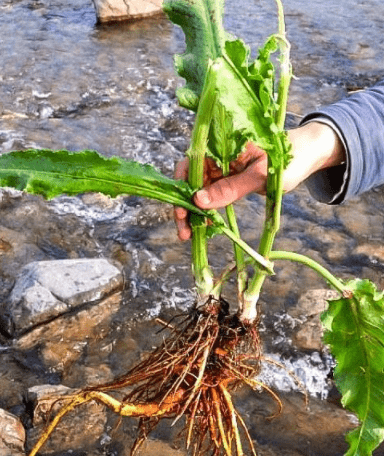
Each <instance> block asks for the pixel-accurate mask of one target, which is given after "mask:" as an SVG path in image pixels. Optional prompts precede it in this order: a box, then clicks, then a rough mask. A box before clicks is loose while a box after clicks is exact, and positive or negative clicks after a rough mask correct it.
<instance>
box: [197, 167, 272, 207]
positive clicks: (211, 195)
mask: <svg viewBox="0 0 384 456" xmlns="http://www.w3.org/2000/svg"><path fill="white" fill-rule="evenodd" d="M266 176H267V171H266V163H264V161H262V162H261V161H257V162H254V163H252V164H251V165H250V166H249V167H248V168H246V169H245V170H244V171H243V172H241V173H239V174H235V175H233V176H229V177H225V178H223V179H220V180H218V181H217V182H215V183H213V184H211V185H209V186H207V187H205V188H203V189H202V190H200V191H198V192H197V193H196V194H195V197H194V202H195V204H196V206H198V207H200V208H201V209H219V208H221V207H225V206H228V204H231V203H233V202H234V201H236V200H238V199H240V198H242V197H243V196H245V195H247V194H248V193H251V192H258V193H265V185H266V178H267V177H266Z"/></svg>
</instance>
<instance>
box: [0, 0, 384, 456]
mask: <svg viewBox="0 0 384 456" xmlns="http://www.w3.org/2000/svg"><path fill="white" fill-rule="evenodd" d="M284 3H285V9H286V20H287V27H288V34H289V38H290V41H291V44H292V59H293V68H294V74H295V76H296V79H295V80H294V81H293V84H292V89H291V96H290V100H289V107H288V110H289V118H288V120H289V127H290V128H293V127H295V126H296V125H298V123H299V121H300V119H301V116H302V115H304V114H305V113H306V112H308V111H310V110H313V109H316V108H317V107H319V106H321V105H322V104H326V103H330V102H333V101H335V100H337V99H339V98H341V97H342V96H345V95H347V93H348V92H349V91H351V90H358V89H361V88H364V87H367V86H370V85H371V84H373V83H374V82H375V81H377V80H378V79H380V78H381V77H382V75H383V69H382V66H381V65H382V62H383V60H384V42H383V41H382V40H379V39H377V37H378V36H381V35H382V34H383V23H382V19H381V18H382V17H383V14H384V4H383V2H382V1H381V0H369V1H366V2H361V1H359V0H345V1H343V2H339V1H337V0H327V2H324V1H322V0H315V1H311V2H301V1H300V0H286V1H285V2H284ZM225 23H226V27H227V28H228V30H229V31H232V32H233V33H235V34H236V35H239V36H241V37H243V38H244V39H245V40H246V41H247V42H248V43H249V44H250V45H251V47H252V49H253V52H255V49H256V48H257V47H258V46H259V45H260V44H261V43H262V42H263V41H264V39H265V38H266V36H267V35H268V34H270V33H272V32H274V31H275V29H276V11H275V4H274V2H267V1H261V0H254V1H249V0H236V1H235V0H227V5H226V16H225ZM183 49H184V44H183V35H182V33H181V31H180V30H179V29H178V28H176V27H173V26H172V25H171V24H170V23H169V22H168V21H167V19H166V18H165V17H162V16H160V17H156V18H152V19H147V20H142V21H139V22H134V23H114V24H111V25H102V26H101V25H97V23H96V17H95V13H94V10H93V6H92V4H91V2H90V1H84V2H83V3H82V4H80V3H79V2H78V1H77V0H68V1H63V0H54V1H51V0H49V1H48V0H18V1H14V0H12V1H11V0H4V1H3V3H2V4H1V5H0V52H1V55H2V62H3V65H2V71H1V74H0V99H1V105H0V152H1V153H4V152H7V151H10V150H12V149H25V148H28V147H37V148H52V149H59V148H67V149H69V150H80V149H84V148H89V149H96V150H98V151H100V152H101V153H103V154H105V155H108V156H111V155H119V156H122V157H125V158H133V159H136V160H139V161H141V162H149V163H152V164H155V165H156V166H158V167H159V168H160V169H161V170H162V171H163V172H165V173H166V174H168V175H172V173H173V169H174V162H175V161H177V160H179V159H180V158H181V157H182V156H183V154H184V151H185V150H186V148H187V146H188V138H189V135H190V132H191V126H192V121H193V116H192V115H191V114H190V113H188V112H185V110H182V109H181V108H179V107H178V105H177V100H176V97H175V90H176V89H177V87H179V86H181V85H182V81H181V80H180V78H178V77H176V76H175V74H174V72H173V68H172V58H173V54H174V53H175V52H182V51H183ZM383 198H384V197H383V192H382V191H381V190H379V191H378V190H376V191H371V192H369V193H368V194H367V195H364V196H363V197H361V198H358V199H355V200H354V201H350V202H348V203H346V204H345V205H343V206H340V207H328V206H324V205H321V204H319V203H317V202H316V201H314V200H313V199H312V198H311V197H310V196H309V194H308V192H307V191H306V189H305V187H303V186H301V187H300V188H299V189H297V190H295V191H294V192H292V193H291V194H289V195H287V196H286V198H285V200H284V205H283V219H282V222H283V223H282V230H281V233H280V235H279V237H278V240H277V244H276V246H277V248H279V249H287V250H295V251H297V252H298V253H302V254H306V255H309V256H311V257H313V258H314V259H317V260H318V261H320V262H321V263H322V264H325V265H326V266H328V267H329V268H330V269H331V270H332V271H333V272H334V273H335V274H336V275H338V276H340V277H341V278H343V279H346V278H349V277H351V276H359V277H367V278H369V279H372V280H374V281H375V282H376V283H377V284H378V286H379V287H381V288H383V286H384V280H383V278H382V271H383V265H384V251H383V249H382V247H381V244H382V239H383V234H384V233H383V227H384V209H383V208H384V199H383ZM5 200H6V198H3V200H2V219H1V221H0V229H1V230H8V231H7V233H9V232H10V230H15V231H16V232H17V233H28V236H27V237H26V240H25V245H26V247H25V248H24V247H23V248H24V250H22V249H20V250H19V251H18V253H17V255H16V254H14V256H13V257H9V258H8V256H6V255H2V256H1V258H0V259H1V261H0V268H1V277H2V279H1V281H2V284H3V285H4V286H3V290H2V291H1V296H2V297H5V295H6V292H9V290H10V289H11V288H12V284H13V283H14V280H15V278H16V277H17V273H18V271H19V270H20V268H21V267H22V266H23V265H24V264H26V263H28V262H29V261H33V260H35V259H59V258H76V257H98V256H105V257H108V258H112V259H114V260H117V261H119V263H120V264H121V265H122V267H123V270H124V274H125V279H126V290H125V292H124V299H123V304H122V305H121V307H120V309H119V310H118V312H117V313H116V314H115V315H114V316H113V317H111V318H110V319H108V320H106V322H102V323H98V326H96V328H97V331H95V333H92V334H93V336H92V337H90V338H85V339H84V341H80V342H81V343H80V342H79V341H78V340H76V341H75V342H73V341H71V340H68V341H67V340H64V341H63V340H60V341H59V340H56V339H52V340H49V341H47V340H45V341H44V340H43V341H40V342H41V343H39V345H38V346H37V345H35V346H33V347H29V348H28V350H26V351H20V353H17V354H12V353H11V352H8V351H4V354H3V352H2V356H3V361H4V363H3V364H2V365H3V367H0V370H1V369H3V370H4V372H3V371H2V370H1V372H0V382H1V390H2V391H3V392H4V393H3V397H2V398H1V405H2V406H3V407H4V408H7V409H10V410H13V411H14V412H15V413H16V412H17V413H18V414H19V415H23V413H24V414H25V408H23V407H24V406H23V405H22V402H23V401H22V396H23V394H24V393H25V390H26V388H27V387H29V386H33V385H36V384H39V383H43V381H45V382H46V383H51V384H54V383H57V382H58V381H59V380H60V381H62V382H63V383H64V384H66V385H68V386H70V387H76V388H78V387H80V386H83V384H84V381H88V380H89V379H94V378H99V377H97V375H96V373H100V372H104V371H105V372H107V373H108V372H109V375H112V376H115V375H118V374H121V373H123V372H124V371H125V370H126V369H127V367H128V366H129V365H131V364H132V363H133V362H135V361H137V360H138V359H139V358H140V356H141V355H142V354H143V353H144V352H146V351H148V350H151V349H152V347H153V346H154V345H156V343H158V342H159V341H160V340H161V337H162V336H161V335H158V334H156V332H157V330H158V326H157V325H156V324H155V323H154V318H155V317H157V316H161V317H162V318H163V319H169V318H171V317H172V316H174V315H177V314H180V313H181V312H186V311H187V310H188V308H190V306H191V305H192V303H193V301H194V293H193V290H192V287H193V282H192V278H191V273H190V266H189V262H190V251H189V245H188V244H187V245H182V244H180V243H179V242H178V241H177V238H176V235H175V231H174V227H173V222H172V209H171V208H170V207H164V206H161V205H159V204H156V203H153V202H144V201H142V200H141V199H139V198H132V197H130V198H120V199H118V200H116V201H114V202H110V201H106V200H103V199H98V198H96V197H95V198H93V197H90V196H87V195H83V196H80V197H77V198H67V197H62V198H59V199H58V200H56V201H53V202H50V203H45V202H43V201H41V200H40V199H38V198H30V197H21V196H17V197H15V198H13V199H12V198H9V200H7V201H8V202H7V201H5ZM263 204H264V203H263V199H262V198H261V197H259V196H257V195H250V196H249V197H247V198H244V200H243V201H241V202H240V203H239V204H238V205H237V212H238V214H239V217H240V224H241V229H242V232H243V235H244V238H245V239H246V240H247V241H248V242H249V243H251V244H252V245H254V246H256V245H257V241H258V236H259V233H260V229H261V224H262V221H263V210H262V208H263ZM25 214H38V215H35V216H33V217H32V216H31V215H30V216H29V218H28V217H27V216H25ZM23 217H25V218H23ZM1 245H2V244H1ZM1 245H0V247H1ZM6 247H7V245H6V243H4V251H5V250H6ZM229 251H230V245H229V243H227V242H226V241H223V240H222V239H220V238H217V239H215V240H213V242H212V262H213V266H214V268H215V270H219V268H220V267H222V266H223V265H224V264H226V263H227V262H228V260H229ZM276 271H277V274H276V276H275V277H273V278H271V279H270V280H268V281H267V283H266V285H265V288H264V292H263V296H262V308H263V313H264V319H263V322H262V335H263V341H264V345H265V351H266V353H267V354H268V355H269V356H271V357H273V358H274V359H278V360H279V361H281V362H283V363H284V364H285V365H286V366H287V368H289V369H291V370H294V371H295V373H296V374H297V375H298V376H299V377H300V378H301V380H302V381H303V382H304V383H305V384H306V386H307V388H308V390H309V391H310V393H311V394H312V396H313V397H312V399H311V402H310V407H309V410H306V409H305V407H304V406H303V404H302V398H301V394H300V393H299V392H297V388H296V387H295V386H294V383H293V382H292V381H291V380H290V378H289V375H287V374H286V373H285V372H283V371H281V370H274V369H272V368H271V366H269V367H268V366H266V368H265V371H264V373H263V374H262V375H263V376H264V378H265V379H266V381H268V382H269V383H270V384H272V385H274V386H275V387H276V388H277V390H278V391H280V393H281V395H282V398H283V402H284V405H285V411H284V413H283V415H282V416H281V417H279V418H277V419H276V420H273V421H268V420H265V417H267V416H269V414H270V413H272V412H273V407H274V404H273V402H272V401H270V399H269V398H268V397H265V395H262V396H260V395H256V394H255V393H250V392H249V391H240V392H239V395H238V399H237V400H238V403H237V405H238V408H239V410H240V412H241V413H242V414H243V415H244V417H245V420H246V422H247V425H248V426H249V427H250V432H251V435H252V437H253V438H255V439H256V440H257V441H258V442H259V444H260V454H261V456H274V455H277V454H279V456H284V455H287V456H296V455H306V456H310V455H311V456H315V455H316V456H317V455H319V456H320V455H321V456H327V455H329V456H331V455H332V456H335V455H342V454H343V453H344V451H345V448H346V447H345V443H344V440H343V434H344V433H345V431H346V430H347V429H348V428H350V427H351V426H352V425H353V423H354V421H353V418H351V417H349V415H348V414H346V413H345V412H344V411H343V410H341V409H340V407H339V406H338V405H337V398H336V400H334V399H333V398H330V397H328V400H327V399H326V398H327V396H329V391H330V390H331V388H332V384H331V381H330V379H329V376H330V370H331V366H332V359H331V357H330V356H329V354H328V353H327V350H326V349H325V348H324V347H323V346H321V344H320V334H317V336H316V337H317V338H316V337H315V336H314V337H313V339H311V337H312V336H311V337H310V334H312V333H311V331H312V329H313V328H318V327H319V324H318V323H316V321H318V320H316V318H317V317H316V315H312V314H310V312H311V308H312V307H311V305H309V307H305V305H304V304H303V303H305V302H306V301H305V300H303V299H302V298H303V295H305V293H306V292H307V291H310V290H315V291H316V290H324V289H325V288H326V284H325V283H324V282H323V281H322V280H321V279H319V278H318V277H317V276H316V275H315V273H313V272H312V271H308V270H306V269H305V268H304V267H302V266H298V265H287V264H279V265H277V266H276ZM234 295H235V285H234V283H233V281H232V282H230V284H229V287H228V290H227V297H228V300H230V301H232V302H233V301H234V300H233V299H232V300H231V296H234ZM316 302H317V301H316ZM233 304H234V303H233ZM301 306H303V307H301ZM316 324H317V326H316ZM306 325H309V326H306ZM311 325H312V326H311ZM305 328H307V333H306V334H305V336H304V335H303V333H302V331H303V329H305ZM308 328H309V329H308ZM310 328H312V329H310ZM83 329H84V328H83ZM81 332H82V329H81V330H79V333H81ZM84 334H89V331H88V332H87V331H86V330H85V329H84ZM87 337H88V336H87ZM305 338H306V339H305ZM1 341H2V342H4V343H5V342H6V341H5V340H4V341H3V340H2V339H1ZM303 341H306V342H305V343H304V342H303ZM76 344H77V345H76ZM63 346H64V347H67V355H65V356H67V358H68V362H66V361H65V362H64V361H62V360H61V361H60V360H59V358H58V356H59V355H58V354H60V355H61V354H62V353H64V354H65V351H64V349H62V348H61V349H60V347H63ZM73 347H76V349H73ZM79 347H80V348H79ZM76 350H78V355H77V354H76V353H77V352H76ZM68 353H71V356H72V355H73V356H72V357H71V356H69V355H68ZM74 353H75V354H76V356H75V355H74ZM25 354H29V355H28V356H27V355H26V356H25V357H24V358H23V362H21V361H20V359H21V357H23V355H25ZM67 358H66V359H67ZM103 369H104V370H103ZM25 372H28V374H27V375H25ZM98 375H99V374H98ZM100 375H101V374H100ZM12 378H13V379H14V380H13V381H12ZM101 378H102V377H101ZM106 378H108V375H107V374H106ZM87 379H88V380H87ZM6 392H7V393H6ZM334 402H336V404H335V403H334ZM109 420H110V422H108V426H107V427H106V431H105V434H104V435H103V436H102V438H101V439H99V440H97V441H96V443H94V444H93V446H92V448H90V449H89V448H87V449H85V450H84V451H83V449H82V448H73V449H70V450H68V451H64V450H62V451H61V452H58V451H57V448H56V453H53V454H55V455H56V456H59V455H61V456H64V455H69V454H71V455H72V456H73V455H75V454H77V455H84V456H86V455H91V454H92V455H107V454H108V455H112V454H113V455H119V456H124V455H126V454H128V452H127V447H128V444H129V443H130V442H131V441H132V438H133V429H134V426H135V425H134V423H133V421H132V420H124V422H123V424H122V426H121V427H120V428H119V429H118V430H116V431H115V432H114V433H113V432H111V428H112V424H113V418H112V417H110V418H109ZM111 423H112V424H111ZM168 432H169V431H167V430H163V428H161V429H160V430H159V431H158V433H157V434H155V437H156V438H157V439H158V440H153V441H150V442H148V445H147V447H146V450H145V454H148V455H151V454H153V455H155V454H156V455H157V454H160V453H161V452H162V453H164V454H167V455H170V456H173V455H174V456H176V455H182V454H184V452H183V451H182V450H180V449H179V443H177V440H176V443H174V444H172V445H171V444H170V440H169V437H168ZM175 433H176V431H172V432H171V434H172V435H175ZM84 448H86V444H84ZM72 450H73V451H72ZM375 454H376V455H380V454H384V453H383V451H382V450H378V451H377V452H376V453H375Z"/></svg>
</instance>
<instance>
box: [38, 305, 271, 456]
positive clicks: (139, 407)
mask: <svg viewBox="0 0 384 456" xmlns="http://www.w3.org/2000/svg"><path fill="white" fill-rule="evenodd" d="M228 308H229V306H228V304H227V303H226V302H225V301H224V300H221V301H217V300H214V299H209V300H208V302H207V303H206V304H205V305H204V306H202V307H200V308H195V309H194V310H193V311H192V313H191V314H190V315H188V316H187V317H185V319H184V320H183V321H182V322H181V323H178V324H177V327H176V326H172V325H171V324H167V323H165V326H166V327H167V329H168V330H170V335H169V336H168V337H167V338H166V339H165V340H164V341H163V343H162V344H161V345H160V346H159V347H158V348H157V349H156V350H154V351H153V352H152V353H150V354H149V355H148V356H147V357H146V359H144V360H143V361H142V362H141V363H139V364H138V365H136V366H135V367H134V368H133V369H131V370H130V371H129V372H127V373H126V374H125V375H123V376H121V377H119V378H118V379H116V380H115V381H113V382H111V383H108V384H104V385H99V386H96V387H89V388H86V389H84V390H81V391H80V392H79V393H77V394H75V395H73V396H71V397H70V398H69V400H68V403H67V405H65V406H64V407H63V408H62V409H61V410H60V411H59V412H58V414H57V415H56V416H55V418H54V419H53V420H52V421H51V423H50V424H49V425H48V427H47V429H46V430H45V432H44V434H43V435H42V437H41V438H40V440H39V441H38V443H37V444H36V445H35V447H34V448H33V450H32V452H31V453H30V456H35V455H36V454H37V452H38V451H39V449H40V448H41V446H42V445H43V444H44V442H45V441H46V440H47V439H48V437H49V435H50V434H51V432H52V431H53V430H54V428H55V427H56V425H57V424H58V422H59V421H60V419H61V418H62V417H63V416H64V415H65V414H66V413H68V412H69V411H70V410H73V409H74V408H76V407H78V406H80V405H81V404H84V403H86V402H89V401H92V400H96V401H98V402H101V403H103V404H105V405H106V406H107V407H109V408H111V409H112V410H114V411H115V412H116V413H118V414H119V415H121V416H135V417H138V418H139V426H138V434H137V439H136V441H135V443H134V445H133V448H132V450H131V455H132V456H134V455H136V454H137V451H138V449H139V448H140V446H141V444H142V443H143V442H144V441H145V439H146V438H147V436H148V434H149V433H150V432H151V430H153V429H154V428H155V427H156V425H157V424H158V422H159V421H160V419H162V418H168V419H172V420H173V422H176V421H177V420H179V419H180V418H181V417H185V428H184V432H185V439H186V447H187V449H188V452H189V454H191V455H192V456H202V455H212V456H221V455H225V456H241V455H244V454H245V453H244V449H243V447H244V446H246V447H247V448H248V451H247V453H246V454H253V455H256V451H255V448H254V446H253V443H252V440H251V437H250V436H249V433H248V431H247V428H246V426H245V424H244V421H243V419H242V418H241V416H240V415H239V413H238V412H237V410H236V409H235V407H234V405H233V403H232V398H231V392H233V391H234V390H235V389H236V388H238V387H239V386H240V385H242V384H247V385H248V386H250V387H252V388H254V389H256V388H259V387H260V386H261V387H263V388H265V389H267V390H268V392H269V393H270V394H272V395H273V396H274V397H275V399H276V400H277V402H278V403H279V404H280V401H279V400H278V398H277V397H276V395H275V394H274V393H273V392H272V391H270V390H269V389H268V388H267V387H265V386H264V385H262V384H261V383H260V382H258V381H257V380H255V377H256V376H257V374H258V373H259V370H260V364H261V350H260V339H259V333H258V321H256V322H254V323H252V324H249V325H245V324H243V323H241V322H240V321H239V319H238V318H237V316H236V315H230V314H229V312H228ZM127 388H128V392H125V393H124V396H123V397H122V399H120V400H119V399H117V398H116V393H117V394H119V393H121V392H122V391H126V389H127ZM109 392H112V393H113V395H111V394H110V393H109ZM242 436H243V437H242Z"/></svg>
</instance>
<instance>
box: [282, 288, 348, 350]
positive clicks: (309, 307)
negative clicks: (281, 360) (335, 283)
mask: <svg viewBox="0 0 384 456" xmlns="http://www.w3.org/2000/svg"><path fill="white" fill-rule="evenodd" d="M338 296H339V294H338V293H337V292H336V291H333V290H327V289H317V290H310V291H308V292H307V293H305V294H303V295H302V296H301V297H300V299H299V301H298V303H297V306H295V307H294V308H292V309H291V310H290V315H291V316H292V317H294V318H297V319H300V320H301V324H300V325H299V326H298V329H297V330H296V331H295V332H294V334H293V337H292V342H293V344H294V345H295V346H296V347H297V348H299V349H301V350H322V349H323V348H324V345H323V342H322V336H323V326H322V324H321V321H320V314H321V313H322V312H324V310H326V308H327V307H328V303H327V301H328V300H331V299H336V298H337V297H338Z"/></svg>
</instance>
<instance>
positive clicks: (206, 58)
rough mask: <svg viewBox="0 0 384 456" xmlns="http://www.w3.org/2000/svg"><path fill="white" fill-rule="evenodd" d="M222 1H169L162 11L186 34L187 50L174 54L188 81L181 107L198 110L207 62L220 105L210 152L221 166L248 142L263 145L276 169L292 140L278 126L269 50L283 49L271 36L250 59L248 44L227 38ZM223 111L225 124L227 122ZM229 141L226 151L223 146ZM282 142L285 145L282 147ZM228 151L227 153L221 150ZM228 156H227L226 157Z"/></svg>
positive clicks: (285, 159) (181, 94) (215, 113)
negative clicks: (213, 71)
mask: <svg viewBox="0 0 384 456" xmlns="http://www.w3.org/2000/svg"><path fill="white" fill-rule="evenodd" d="M223 4H224V0H165V2H164V5H163V9H164V11H165V12H166V13H167V14H168V16H169V18H170V20H171V21H173V22H174V23H175V24H177V25H180V26H181V27H182V29H183V31H184V33H185V38H186V52H185V53H184V54H183V55H181V56H180V55H179V56H176V57H175V66H176V70H177V72H178V74H179V75H180V76H182V77H183V78H185V80H186V85H185V87H183V88H182V89H180V90H179V91H178V93H177V95H178V98H179V102H180V104H181V105H182V106H184V107H187V108H189V109H192V110H194V111H196V110H197V107H198V104H199V99H200V95H201V93H202V90H203V87H204V84H206V83H207V81H206V76H207V70H208V66H209V62H210V61H213V62H214V63H213V66H216V68H218V71H219V74H218V77H217V78H216V79H217V85H216V87H215V88H214V89H213V90H214V91H215V92H216V96H214V94H213V93H212V99H215V100H216V104H217V106H215V107H214V110H213V119H212V123H211V130H210V134H209V142H208V148H209V154H210V155H211V156H212V157H213V158H214V159H215V160H216V162H217V164H218V165H219V166H224V167H225V162H226V159H227V158H229V159H230V160H231V161H232V160H235V159H236V158H237V157H238V155H239V154H240V153H241V152H242V150H243V149H244V146H245V144H246V143H247V142H248V141H252V142H254V143H255V144H256V145H258V146H259V147H261V148H262V149H264V150H265V151H266V152H267V153H268V154H269V156H270V157H271V160H272V165H273V166H274V167H276V168H277V167H278V166H279V165H280V163H281V162H283V163H284V166H286V165H287V164H288V161H289V158H290V154H289V149H290V147H289V142H288V139H287V137H286V135H285V134H284V132H282V131H280V129H279V128H278V127H277V125H276V112H277V109H278V106H277V104H276V101H275V98H276V96H275V93H274V85H275V82H274V79H275V70H274V67H273V64H272V62H271V54H272V53H274V52H276V51H277V50H278V49H279V45H278V40H277V38H276V37H274V36H272V37H270V38H269V39H268V40H267V42H266V43H265V45H264V46H263V47H262V48H261V49H260V50H259V54H258V58H257V59H256V60H255V62H253V63H252V64H250V63H249V55H250V51H249V47H248V46H246V45H245V43H244V42H243V41H242V40H238V39H231V40H227V41H226V39H227V38H228V36H229V34H227V33H226V32H225V30H224V28H223V25H222V16H223ZM223 112H224V117H225V118H226V122H223ZM223 144H225V146H226V147H225V149H223V148H222V146H223ZM281 144H282V145H283V147H282V146H281ZM223 150H225V152H223ZM224 155H225V157H224Z"/></svg>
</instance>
